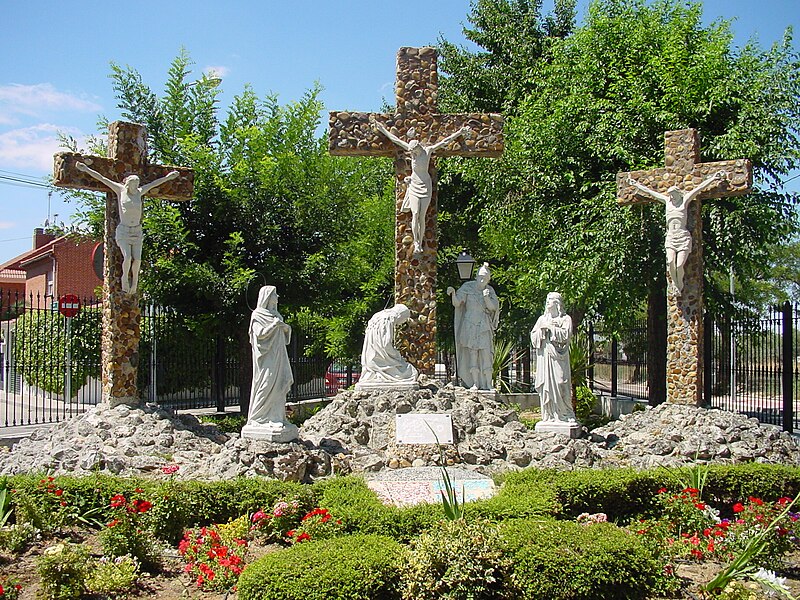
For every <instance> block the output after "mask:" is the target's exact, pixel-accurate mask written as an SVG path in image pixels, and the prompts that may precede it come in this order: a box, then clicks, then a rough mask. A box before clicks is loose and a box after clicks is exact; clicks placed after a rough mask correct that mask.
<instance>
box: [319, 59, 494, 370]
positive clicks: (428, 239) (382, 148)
mask: <svg viewBox="0 0 800 600" xmlns="http://www.w3.org/2000/svg"><path fill="white" fill-rule="evenodd" d="M436 60H437V53H436V50H435V49H434V48H431V47H423V48H407V47H404V48H400V50H399V51H398V53H397V81H396V83H395V98H396V100H395V102H396V107H395V112H394V113H365V112H344V111H338V112H331V113H330V129H329V150H330V153H331V154H333V155H340V156H386V157H392V158H394V165H395V175H396V177H397V182H396V186H395V189H396V207H395V211H396V212H395V248H396V259H395V302H401V303H403V304H405V305H406V306H408V307H409V308H410V309H411V311H412V315H413V317H412V321H411V322H410V323H409V324H408V326H407V327H406V328H405V329H404V332H403V333H402V334H400V335H399V336H398V349H399V350H400V351H401V352H402V353H403V355H404V356H405V357H406V359H407V360H408V361H409V362H410V363H411V364H413V365H414V366H415V367H417V369H419V370H420V372H422V373H426V374H429V375H433V373H434V365H435V363H436V254H437V250H438V238H437V235H436V216H437V214H438V208H437V185H436V163H435V160H431V163H430V168H429V172H430V174H431V179H432V181H433V194H432V197H431V203H430V206H429V207H428V212H427V215H426V219H425V240H424V244H423V252H422V254H421V255H417V256H415V255H414V246H413V237H412V234H411V213H410V212H406V213H403V212H400V207H401V205H402V202H403V197H404V196H405V193H406V184H405V182H404V179H405V177H406V176H408V175H410V173H411V163H410V160H408V159H407V158H406V156H405V152H403V150H402V149H399V148H397V147H396V146H395V145H394V144H393V143H392V142H390V141H389V140H388V139H387V138H386V137H385V136H383V135H382V134H380V133H378V132H377V131H375V130H374V129H373V128H372V126H371V125H370V122H369V119H370V116H373V117H374V118H375V120H376V121H378V122H380V123H382V124H383V125H384V126H385V127H386V128H387V129H389V130H390V131H391V132H392V133H394V134H395V135H397V136H398V137H399V138H401V139H403V140H409V139H417V140H419V141H420V142H421V143H423V144H426V145H427V144H434V143H436V142H437V141H438V140H441V139H442V138H444V137H447V136H448V135H450V134H452V133H455V132H456V131H458V130H459V129H461V128H462V127H468V128H469V129H470V130H471V132H472V133H471V134H470V135H469V136H468V137H461V138H459V139H457V140H455V141H454V142H452V143H451V144H449V145H448V146H447V147H445V148H442V149H440V150H438V151H437V152H436V156H475V157H478V156H482V157H495V158H496V157H498V156H500V155H501V154H502V153H503V117H502V116H501V115H498V114H480V113H473V114H438V113H437V112H436V101H437V96H438V91H437V89H438V82H437V79H438V72H437V68H436Z"/></svg>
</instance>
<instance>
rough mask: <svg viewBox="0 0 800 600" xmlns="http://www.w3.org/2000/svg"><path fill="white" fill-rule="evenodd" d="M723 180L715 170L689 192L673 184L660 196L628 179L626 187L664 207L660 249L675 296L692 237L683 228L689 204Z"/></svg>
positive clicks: (678, 293) (681, 284)
mask: <svg viewBox="0 0 800 600" xmlns="http://www.w3.org/2000/svg"><path fill="white" fill-rule="evenodd" d="M723 179H727V175H726V174H725V172H724V171H718V172H717V173H715V174H714V175H713V176H712V177H709V178H708V179H706V180H705V181H703V182H702V183H701V184H700V185H698V186H697V187H696V188H694V189H693V190H692V191H690V192H686V191H684V190H682V189H680V188H679V187H678V186H675V185H673V186H672V187H670V188H669V189H668V190H667V193H666V194H661V193H659V192H657V191H655V190H652V189H650V188H649V187H647V186H645V185H642V184H641V183H639V182H638V181H636V180H635V179H633V178H631V177H629V178H628V184H630V185H632V186H634V187H635V188H636V189H638V190H639V191H640V192H642V193H643V194H644V195H646V196H649V197H650V198H654V199H656V200H658V201H659V202H662V203H663V204H664V206H665V209H666V215H667V235H666V239H665V240H664V248H665V249H666V251H667V269H669V275H670V277H671V278H672V282H673V284H674V285H675V288H674V289H675V294H676V295H678V296H680V295H681V293H682V292H683V269H684V265H685V264H686V259H687V258H689V254H691V252H692V234H691V232H690V231H689V229H688V228H687V226H686V219H687V211H688V208H689V204H690V203H691V202H692V200H694V199H695V198H696V197H697V195H698V194H699V193H700V192H702V191H703V190H705V189H706V188H708V187H709V186H711V185H712V184H714V183H716V182H717V181H720V180H723Z"/></svg>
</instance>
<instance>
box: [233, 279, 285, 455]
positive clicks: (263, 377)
mask: <svg viewBox="0 0 800 600" xmlns="http://www.w3.org/2000/svg"><path fill="white" fill-rule="evenodd" d="M249 334H250V345H251V346H252V351H253V385H252V387H251V391H250V410H249V411H248V413H247V424H246V425H245V426H244V427H243V428H242V437H247V438H252V439H262V440H268V441H271V442H289V441H291V440H294V439H297V426H296V425H294V424H292V423H289V422H288V421H287V419H286V396H287V394H288V393H289V390H290V389H291V387H292V383H293V382H294V378H293V376H292V368H291V366H290V364H289V354H288V352H287V351H286V346H287V344H288V343H289V341H290V340H291V335H292V328H291V327H289V325H287V324H286V323H284V321H283V317H282V316H281V314H280V313H279V312H278V291H277V289H276V288H275V286H274V285H265V286H263V287H262V288H261V290H260V291H259V293H258V303H257V305H256V308H255V310H254V311H253V314H252V315H251V317H250V328H249Z"/></svg>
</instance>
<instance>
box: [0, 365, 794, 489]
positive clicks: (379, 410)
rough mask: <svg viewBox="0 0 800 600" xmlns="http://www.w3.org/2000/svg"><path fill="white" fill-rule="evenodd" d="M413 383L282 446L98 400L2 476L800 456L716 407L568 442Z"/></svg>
mask: <svg viewBox="0 0 800 600" xmlns="http://www.w3.org/2000/svg"><path fill="white" fill-rule="evenodd" d="M421 384H422V385H421V388H420V389H419V390H416V391H411V392H409V391H403V392H401V391H390V390H386V391H383V390H382V391H356V390H348V391H344V392H341V393H339V394H338V395H337V396H336V397H335V398H334V399H333V400H332V402H331V403H330V404H329V405H328V406H326V407H325V408H324V409H322V410H321V411H320V412H319V413H317V414H316V415H314V416H312V417H311V418H309V419H308V420H307V421H306V422H305V423H304V425H303V426H302V427H301V429H300V440H298V441H296V442H292V443H288V444H280V443H270V442H264V441H256V440H249V439H246V438H242V437H240V436H239V435H236V434H223V433H221V432H220V431H219V429H217V427H216V426H214V425H208V424H201V423H200V422H199V421H198V420H197V419H196V418H195V417H193V416H190V415H179V416H174V415H172V414H170V413H169V412H167V411H165V410H163V409H160V408H158V407H156V406H151V405H148V406H146V407H144V408H141V409H137V408H129V407H127V406H117V407H114V408H110V407H109V406H107V405H99V406H97V407H94V408H92V409H91V410H89V411H87V412H86V413H84V414H82V415H79V416H77V417H73V418H72V419H69V420H67V421H64V422H62V423H58V424H56V425H54V426H52V427H51V428H50V429H41V430H37V431H35V432H34V433H33V434H32V435H31V436H30V437H29V438H27V439H24V440H21V441H20V442H19V443H17V444H16V445H15V446H14V447H13V449H12V451H11V452H9V453H6V454H4V455H2V454H0V475H9V474H14V473H22V472H32V471H38V472H42V471H48V472H50V473H55V474H75V475H85V474H90V473H93V472H95V471H103V472H110V473H114V474H121V475H143V476H153V477H166V476H167V475H164V474H163V473H162V472H161V468H162V467H164V466H167V465H170V464H177V465H179V467H180V468H179V470H178V472H177V473H176V474H175V476H176V477H179V478H182V479H202V480H214V479H230V478H233V477H237V476H244V477H252V476H264V477H271V478H276V479H280V480H283V481H304V482H310V481H314V480H316V479H319V478H321V477H325V476H328V475H331V474H333V473H350V472H380V471H384V470H394V469H401V468H404V467H425V466H437V465H441V463H442V459H443V458H444V461H445V462H446V463H447V464H449V465H459V466H460V467H462V468H466V469H470V470H473V471H476V472H478V473H481V474H484V475H492V474H494V473H497V472H501V471H508V470H519V469H522V468H526V467H537V468H554V469H560V470H572V469H578V468H608V467H633V468H637V469H645V468H650V467H655V466H659V465H663V466H669V467H674V466H679V465H682V464H689V463H692V462H694V461H695V460H698V461H701V462H712V463H728V464H732V463H743V462H762V463H782V464H790V465H800V444H799V443H798V441H797V440H796V439H795V438H793V437H792V436H791V435H789V434H787V433H784V432H781V431H779V430H778V429H777V428H776V427H774V426H770V425H762V424H760V423H759V422H758V421H757V420H756V419H753V418H748V417H746V416H744V415H741V414H737V413H732V412H727V411H723V410H718V409H702V408H696V407H693V406H686V405H676V404H662V405H661V406H658V407H655V408H648V409H647V410H645V411H641V412H634V413H632V414H630V415H626V416H623V417H622V418H621V419H620V420H619V421H615V422H612V423H610V424H608V425H607V426H605V427H601V428H598V429H595V430H593V431H592V432H590V433H586V432H585V433H584V437H582V438H579V439H573V440H570V439H568V438H567V437H565V436H560V435H558V434H554V433H537V432H535V431H533V430H531V429H528V428H527V427H526V426H525V425H524V424H522V423H521V422H520V421H519V416H518V415H517V413H516V412H515V411H514V410H513V408H511V407H509V406H507V405H505V404H503V403H502V402H501V401H499V400H497V399H495V398H494V397H493V396H492V395H487V394H482V393H479V392H471V391H469V390H466V389H464V388H459V387H453V386H452V385H450V384H448V385H447V386H444V387H439V386H438V385H437V384H436V383H435V382H433V381H432V380H429V379H426V378H423V380H422V382H421ZM409 412H449V413H450V414H451V415H452V420H453V429H454V437H453V442H454V443H453V444H452V445H450V444H448V445H446V446H443V447H442V448H441V450H440V448H439V447H437V445H435V444H425V445H423V444H419V445H397V444H395V442H394V439H395V415H396V414H397V413H401V414H402V413H409Z"/></svg>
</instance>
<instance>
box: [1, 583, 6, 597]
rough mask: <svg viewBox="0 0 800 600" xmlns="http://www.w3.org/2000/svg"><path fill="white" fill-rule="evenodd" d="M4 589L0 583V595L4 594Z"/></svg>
mask: <svg viewBox="0 0 800 600" xmlns="http://www.w3.org/2000/svg"><path fill="white" fill-rule="evenodd" d="M5 593H6V591H5V590H4V589H3V584H1V583H0V596H4V595H5Z"/></svg>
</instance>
